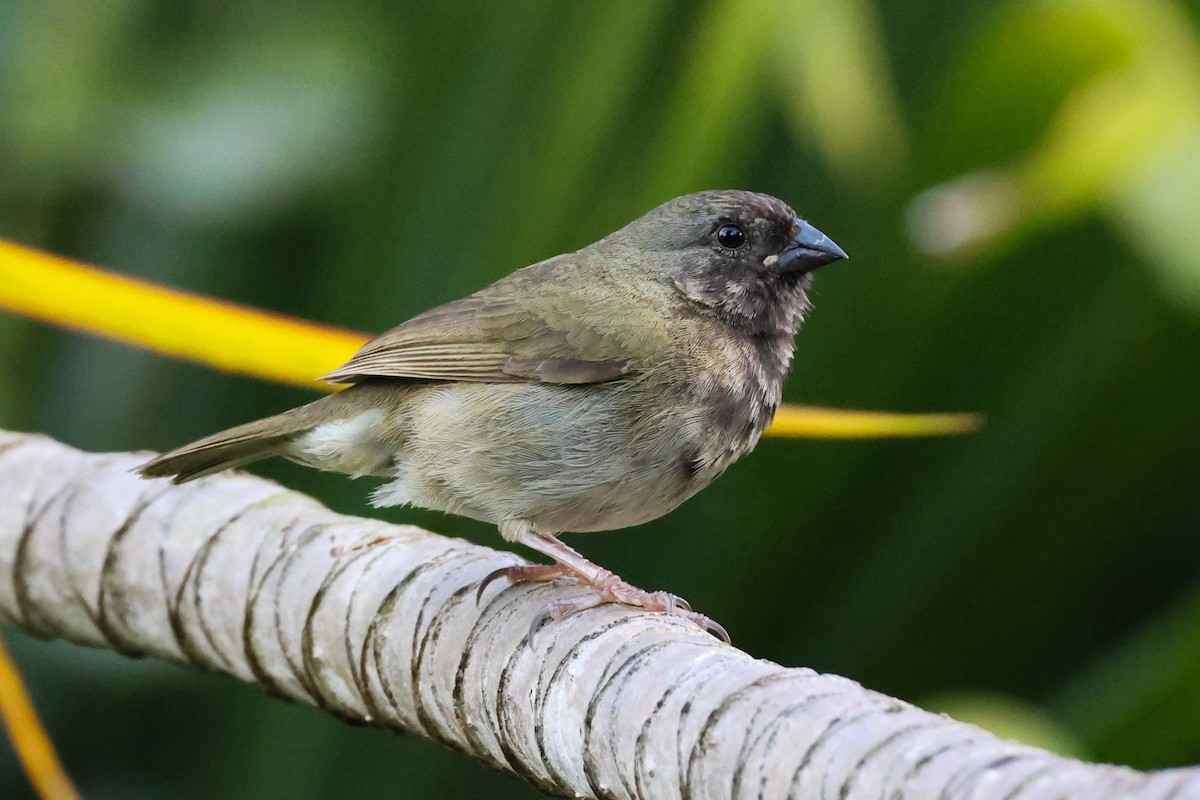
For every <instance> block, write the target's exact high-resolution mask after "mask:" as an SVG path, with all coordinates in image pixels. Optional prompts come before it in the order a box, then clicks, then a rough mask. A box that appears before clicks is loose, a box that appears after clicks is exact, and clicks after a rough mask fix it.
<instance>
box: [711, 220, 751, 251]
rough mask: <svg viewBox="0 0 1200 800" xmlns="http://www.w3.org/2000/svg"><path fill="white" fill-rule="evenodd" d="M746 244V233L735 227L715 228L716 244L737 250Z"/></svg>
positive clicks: (723, 226)
mask: <svg viewBox="0 0 1200 800" xmlns="http://www.w3.org/2000/svg"><path fill="white" fill-rule="evenodd" d="M745 243H746V232H745V231H743V230H742V229H741V228H739V227H738V226H737V225H722V226H721V227H719V228H717V244H719V245H721V247H726V248H728V249H730V250H737V249H738V248H739V247H741V246H742V245H744V244H745Z"/></svg>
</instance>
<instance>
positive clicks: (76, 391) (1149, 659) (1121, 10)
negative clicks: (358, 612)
mask: <svg viewBox="0 0 1200 800" xmlns="http://www.w3.org/2000/svg"><path fill="white" fill-rule="evenodd" d="M1198 29H1200V4H1198V3H1197V2H1195V0H1189V1H1188V2H1183V1H1182V0H1048V1H1047V2H1032V3H1020V2H1010V1H1008V0H1000V1H995V0H985V1H983V2H974V3H960V2H950V1H949V0H912V1H911V2H905V3H886V4H885V3H882V2H878V0H796V2H784V0H724V2H708V3H694V2H684V1H683V0H678V1H677V2H666V1H659V0H619V1H618V2H606V3H561V2H551V0H521V1H520V2H516V1H514V2H507V3H492V4H486V5H485V4H478V3H465V2H445V3H436V4H435V3H422V4H411V3H393V4H383V3H369V2H365V0H348V1H347V0H343V2H339V3H333V2H318V1H316V0H312V1H310V2H293V3H288V4H270V3H242V4H228V3H212V2H192V3H180V2H176V3H171V2H155V1H154V0H114V2H105V3H92V2H83V1H80V2H63V3H40V2H33V0H0V235H2V236H7V237H10V238H13V239H15V240H17V241H20V242H24V243H27V244H30V245H35V246H39V247H43V248H47V249H49V250H52V251H55V252H58V253H62V254H64V255H67V256H71V257H74V258H78V259H82V260H85V261H89V262H93V263H97V264H102V265H105V266H107V267H110V268H113V269H116V270H120V271H122V272H126V273H129V274H132V275H140V276H145V277H148V278H152V279H155V280H159V281H163V282H166V283H169V284H172V285H176V286H180V287H186V288H189V289H193V290H197V291H201V292H206V293H211V294H215V295H218V296H222V297H227V298H231V299H235V300H238V301H241V302H245V303H250V304H254V305H258V306H262V307H265V308H270V309H275V310H278V311H282V312H287V313H291V314H297V315H301V316H304V317H308V318H311V319H315V320H321V321H325V322H329V323H333V324H338V325H344V326H349V327H354V328H361V329H364V330H372V331H378V330H382V329H385V328H387V327H390V326H391V325H394V324H396V323H397V322H399V321H402V320H403V319H405V318H407V317H408V316H410V315H412V314H414V313H416V312H418V311H421V310H423V309H425V308H426V307H428V306H431V305H434V304H436V303H440V302H444V301H446V300H449V299H452V298H455V297H457V296H460V295H462V294H465V293H467V292H469V291H472V290H474V289H476V288H479V287H480V286H482V285H484V284H486V283H488V282H490V281H492V280H495V279H496V278H498V277H500V276H502V275H504V274H506V273H507V272H509V271H511V270H512V269H514V268H515V267H518V266H521V265H524V264H527V263H530V262H533V261H536V260H539V259H542V258H545V257H547V256H550V255H552V254H555V253H558V252H562V251H564V250H569V249H574V248H577V247H579V246H582V245H584V244H586V243H588V242H590V241H592V240H594V239H595V238H597V237H599V236H600V235H602V234H604V233H607V232H609V231H610V230H612V229H614V228H616V227H617V226H619V225H621V224H623V223H624V222H626V221H628V220H629V219H631V218H633V217H635V216H637V215H640V214H641V213H643V212H644V211H645V210H647V209H648V208H650V207H651V206H653V205H656V204H657V203H659V202H661V201H663V200H666V199H668V198H670V197H673V196H675V195H678V194H682V193H684V192H689V191H694V190H697V189H701V188H713V187H744V188H753V189H757V190H761V191H765V192H770V193H773V194H777V195H779V196H781V197H783V198H785V199H787V200H788V201H789V202H791V203H792V204H793V205H794V206H795V207H796V208H797V209H799V210H800V211H801V213H802V214H804V215H805V216H807V217H809V218H810V219H812V220H813V221H814V223H815V224H817V225H818V226H819V227H820V228H821V229H822V230H824V231H826V232H827V233H829V234H830V235H831V236H832V237H833V238H834V239H836V241H837V242H838V243H839V244H841V245H842V246H843V247H844V248H845V249H846V250H847V251H849V253H850V254H851V256H852V260H851V261H849V262H846V263H844V264H839V265H837V266H835V267H832V268H830V269H829V270H828V271H822V272H821V273H820V275H819V276H818V281H817V288H816V292H815V303H816V308H815V311H814V312H813V314H812V315H811V317H810V321H809V323H808V325H807V326H806V328H805V329H804V331H803V332H802V333H801V335H800V339H799V348H798V352H797V357H796V365H795V369H794V371H793V375H792V379H791V381H790V383H789V385H788V388H787V392H786V398H787V399H788V400H790V401H793V402H807V403H815V404H822V405H834V406H841V407H847V408H871V409H886V410H914V411H935V410H979V411H983V412H984V413H986V415H987V418H988V425H987V427H986V429H985V430H983V431H982V432H981V433H978V434H975V435H971V436H966V437H958V438H949V439H936V440H907V441H906V440H899V441H872V442H816V441H783V440H777V439H772V440H764V441H763V443H762V444H760V445H759V448H758V450H757V452H755V453H754V454H753V456H751V457H749V458H746V459H744V460H743V461H742V462H741V463H740V464H738V465H737V466H736V467H734V468H733V469H732V470H731V471H730V472H729V473H728V474H727V475H726V476H725V477H724V478H723V479H722V480H720V481H718V482H717V484H716V485H714V486H713V487H711V488H710V489H709V490H707V491H706V492H704V493H703V494H702V495H701V496H700V497H698V498H696V499H695V500H693V501H691V502H690V503H688V504H687V505H686V506H685V507H683V508H682V509H680V510H679V511H677V512H675V513H674V514H671V515H670V516H668V517H667V518H665V519H662V520H659V521H657V522H655V523H653V524H650V525H646V526H643V527H641V528H638V529H635V530H629V531H624V532H618V533H613V534H610V535H604V536H594V537H576V538H575V539H573V540H572V544H575V545H577V546H579V547H581V548H582V549H583V550H584V552H585V553H586V554H587V555H588V556H590V557H592V558H594V559H596V560H598V561H599V562H601V563H603V564H605V565H607V566H610V567H612V568H613V569H615V570H616V571H617V572H619V573H621V574H622V575H624V576H625V577H627V578H629V579H630V580H631V581H633V582H634V583H637V584H640V585H644V586H647V587H650V588H655V587H665V588H668V589H670V590H671V591H674V592H677V593H679V594H680V595H683V596H685V597H687V598H688V599H689V600H691V601H692V603H693V604H694V605H695V606H696V607H697V608H698V609H701V610H702V611H704V612H705V613H707V614H710V615H712V616H713V617H715V618H716V619H718V620H720V621H721V622H723V623H724V624H725V625H726V626H727V627H728V628H729V630H730V631H731V632H732V634H733V638H734V641H735V642H736V643H737V644H738V645H739V646H741V647H742V648H744V649H746V650H748V651H749V652H751V653H754V654H756V655H760V656H763V657H766V658H771V659H775V660H777V661H780V662H782V663H784V664H792V665H808V666H812V667H815V668H817V669H820V670H827V671H832V672H836V673H840V674H843V675H847V676H850V677H852V678H854V679H856V680H859V681H861V682H862V683H864V684H866V685H867V686H870V687H872V688H875V689H879V690H881V691H885V692H889V693H892V694H896V695H899V696H900V697H903V698H905V699H908V700H912V701H914V702H918V703H922V704H925V705H927V706H930V707H935V708H938V709H944V710H947V711H950V712H951V713H954V714H957V715H959V716H962V717H965V718H970V719H974V720H977V721H979V722H980V723H981V724H984V725H986V726H989V727H992V728H993V729H995V730H998V731H1001V732H1003V733H1005V735H1009V736H1015V737H1021V738H1025V739H1028V740H1030V741H1034V742H1037V743H1041V744H1045V745H1048V746H1052V747H1055V748H1056V749H1059V750H1060V751H1062V752H1070V753H1073V754H1077V755H1080V756H1083V757H1087V758H1093V759H1103V760H1111V761H1118V762H1123V763H1128V764H1133V765H1136V766H1139V767H1160V766H1167V765H1179V764H1187V763H1193V762H1196V761H1200V580H1198V579H1197V575H1198V573H1200V481H1198V476H1200V413H1197V411H1198V407H1197V404H1198V400H1197V398H1198V396H1200V369H1198V366H1200V357H1198V356H1200V214H1198V213H1197V208H1198V207H1200V55H1198V54H1200V33H1198ZM309 397H310V395H307V394H305V393H304V392H301V391H298V390H293V389H287V388H281V387H278V386H272V385H266V384H262V383H258V382H255V381H253V380H249V379H244V378H235V377H229V376H225V375H220V374H217V373H214V372H211V371H208V370H205V369H202V368H200V367H195V366H190V365H187V364H181V363H175V362H171V361H167V360H164V359H161V358H158V357H155V356H151V355H147V354H144V353H141V352H137V351H134V350H131V349H127V348H124V347H120V346H117V345H113V344H109V343H106V342H101V341H96V340H92V339H88V338H84V337H80V336H76V335H73V334H69V333H65V332H62V331H58V330H53V329H50V328H48V327H45V326H42V325H37V324H32V323H28V322H25V321H22V320H17V319H14V318H12V317H10V316H7V315H3V314H0V426H3V427H6V428H14V429H19V430H38V431H45V432H47V433H50V434H52V435H54V436H56V437H58V438H60V439H62V440H63V441H66V442H68V443H70V444H73V445H77V446H80V447H84V448H91V449H96V450H124V449H137V448H156V449H161V448H166V447H170V446H173V445H177V444H179V443H181V442H184V441H186V440H189V439H191V438H193V437H197V436H199V435H202V434H205V433H208V432H210V431H213V430H215V429H217V428H221V427H223V426H227V425H232V424H235V423H238V422H241V421H245V420H247V419H250V418H252V417H256V416H260V415H265V414H268V413H272V412H274V411H277V410H279V409H282V408H284V407H287V406H289V405H292V404H296V403H299V402H302V401H305V400H307V399H309ZM259 471H260V472H261V473H262V474H267V475H270V476H272V477H275V478H277V479H279V480H281V481H283V482H285V483H287V484H288V485H290V486H294V487H296V488H299V489H302V490H304V491H307V492H311V493H313V494H315V495H316V496H318V497H320V498H322V499H323V500H324V501H326V502H327V503H329V504H330V505H331V506H332V507H333V508H335V509H337V510H339V511H344V512H349V513H376V512H369V511H368V508H367V506H366V503H365V501H364V496H365V493H366V492H365V488H364V486H363V485H362V484H361V483H351V482H349V481H347V480H345V479H343V478H341V477H339V476H333V475H324V474H319V473H316V472H312V471H307V470H304V469H302V468H300V467H295V466H293V465H289V464H269V465H264V466H263V467H262V469H261V470H259ZM386 516H387V518H388V519H394V520H403V521H416V522H418V523H420V524H423V525H425V526H427V527H430V528H432V529H434V530H437V531H441V532H445V533H449V534H454V535H462V536H467V537H470V538H472V539H474V540H476V541H480V542H484V543H488V544H492V545H498V544H499V541H498V539H497V537H496V536H495V534H494V532H493V531H492V530H490V529H489V528H488V527H487V526H484V525H479V524H475V523H472V522H469V521H466V520H461V519H454V518H447V517H442V516H439V515H435V514H428V513H423V512H409V511H403V510H389V511H388V512H386ZM7 639H8V641H9V642H10V643H11V645H12V646H13V647H14V649H15V650H16V651H17V655H18V657H19V661H20V663H21V665H22V667H23V669H24V670H25V673H26V676H27V678H28V680H29V682H30V684H31V685H32V690H33V692H34V694H35V697H36V700H37V702H38V704H39V706H40V708H41V710H42V711H43V713H44V715H45V718H46V721H47V724H48V726H49V728H50V730H51V732H52V734H53V736H54V738H55V740H56V742H57V744H58V745H59V747H60V748H61V750H62V754H63V756H64V758H65V760H66V763H67V766H68V768H69V770H70V771H71V773H72V774H73V776H74V777H75V779H76V780H77V781H78V783H79V784H80V786H81V788H82V789H83V791H84V793H85V794H86V795H87V796H88V797H89V798H104V797H113V798H116V797H120V798H142V797H145V798H150V797H196V798H201V797H204V798H208V797H255V798H260V797H261V798H270V797H280V798H282V797H287V798H308V797H312V798H317V797H328V796H346V797H369V796H389V797H447V798H457V797H462V798H466V797H531V796H535V795H536V793H535V792H534V791H533V790H532V789H529V788H527V787H525V786H523V785H522V784H519V783H518V782H517V781H515V780H512V779H510V778H507V777H504V776H501V775H497V774H494V773H491V772H489V771H487V770H486V769H484V768H482V767H479V766H477V765H475V764H473V763H470V762H468V761H467V760H465V759H463V758H461V757H459V756H456V755H452V754H449V753H445V752H443V751H441V750H439V749H438V748H437V747H435V746H433V745H430V744H428V743H426V742H422V741H417V740H398V739H395V738H393V737H391V736H389V735H387V734H384V733H380V732H378V731H374V730H367V729H353V728H350V727H347V726H345V725H343V724H340V723H338V722H336V721H334V720H332V719H328V718H325V717H323V716H322V715H321V714H319V713H318V712H316V711H314V710H312V709H309V708H304V707H297V706H289V705H286V704H283V703H280V702H278V701H275V700H270V699H268V698H267V697H266V696H265V695H263V694H262V693H261V692H259V691H257V690H255V689H253V688H250V687H245V686H242V685H240V684H237V683H235V682H233V681H231V680H228V679H225V678H221V677H215V676H207V675H199V674H195V673H193V672H189V671H186V670H182V669H179V668H177V667H175V666H172V665H167V664H162V663H148V662H131V661H126V660H123V659H120V658H118V657H116V656H114V655H111V654H108V653H103V652H96V651H88V650H83V649H79V648H73V647H69V646H65V645H62V644H46V643H40V642H33V641H31V640H29V639H27V638H25V637H22V636H20V635H16V634H11V635H8V636H7ZM0 796H3V797H22V796H28V789H27V788H26V786H25V783H24V780H23V778H22V777H21V775H20V773H19V772H18V770H17V767H16V764H15V762H14V760H13V758H12V756H11V754H10V753H7V752H5V753H4V754H3V755H0Z"/></svg>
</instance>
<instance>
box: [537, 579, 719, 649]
mask: <svg viewBox="0 0 1200 800" xmlns="http://www.w3.org/2000/svg"><path fill="white" fill-rule="evenodd" d="M580 582H581V583H582V584H584V585H585V586H587V589H588V590H587V591H586V592H585V593H583V594H579V595H575V596H574V597H564V598H562V599H561V600H555V601H553V602H550V603H547V604H546V605H545V606H543V607H542V609H541V610H540V611H538V613H537V615H536V616H535V617H534V619H533V624H532V625H531V626H530V636H531V637H532V635H533V633H534V632H536V631H537V629H538V628H540V627H541V626H542V625H543V624H545V623H546V621H547V620H552V619H553V620H559V619H564V618H566V617H569V616H571V615H572V614H575V613H578V612H580V611H583V610H585V609H589V608H594V607H595V606H598V605H603V604H604V603H617V604H619V605H623V606H630V607H632V608H640V609H642V610H644V611H649V612H651V613H655V614H670V615H671V616H675V617H682V618H683V619H686V620H687V621H688V622H691V623H692V624H693V625H695V626H696V627H698V628H700V629H701V630H704V631H708V632H710V633H713V634H715V635H716V636H718V637H720V638H721V639H722V640H724V641H725V642H726V643H727V644H728V643H729V633H728V632H727V631H726V630H725V628H724V627H723V626H722V625H721V624H720V623H718V622H715V621H714V620H711V619H709V618H708V617H706V616H704V615H703V614H699V613H697V612H695V611H693V610H692V607H691V605H690V604H689V603H688V602H687V601H686V600H684V599H683V598H682V597H679V596H677V595H673V594H671V593H670V592H663V591H658V592H647V591H646V590H645V589H639V588H638V587H636V586H634V585H633V584H631V583H629V582H628V581H626V580H624V579H623V578H621V577H620V576H619V575H616V574H614V573H612V572H609V571H608V570H605V569H600V570H597V573H596V574H595V575H591V576H588V577H587V578H584V577H583V576H580Z"/></svg>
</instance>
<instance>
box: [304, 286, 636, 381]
mask: <svg viewBox="0 0 1200 800" xmlns="http://www.w3.org/2000/svg"><path fill="white" fill-rule="evenodd" d="M544 300H545V301H544V302H541V303H539V304H538V311H537V312H536V313H535V312H533V311H531V310H530V309H529V308H528V303H523V302H520V301H519V300H518V299H517V298H515V297H512V296H497V295H495V294H490V295H489V294H486V293H482V292H481V293H478V294H474V295H471V296H469V297H465V298H463V299H461V300H456V301H454V302H452V303H447V304H446V305H443V306H438V307H437V308H434V309H431V310H429V311H426V312H425V313H423V314H420V315H418V316H416V317H413V318H412V319H411V320H409V321H408V322H405V323H404V324H402V325H400V326H398V327H396V328H393V329H392V330H390V331H387V332H386V333H383V334H381V335H379V336H377V337H376V338H374V339H372V340H371V341H370V342H367V343H366V344H365V345H363V347H362V349H360V350H359V351H358V353H356V354H355V356H354V357H353V358H351V359H350V360H349V361H348V362H346V363H345V364H343V365H342V366H341V367H339V368H337V369H335V370H334V371H333V372H330V373H329V374H328V375H324V376H322V378H321V380H324V381H328V382H330V383H357V382H359V381H363V380H367V379H370V378H411V379H417V380H435V381H473V382H484V383H518V382H533V383H537V382H541V383H557V384H583V383H602V382H604V381H611V380H615V379H616V378H619V377H621V376H622V375H625V374H626V373H627V372H629V371H630V370H631V369H632V368H633V362H634V355H633V354H632V353H630V352H628V348H626V347H623V346H622V344H621V342H620V338H621V337H619V336H616V335H614V332H613V330H612V328H613V325H608V324H604V323H603V322H601V323H600V324H589V323H588V321H587V320H586V319H581V317H582V318H585V317H587V316H588V315H587V314H586V313H582V314H581V313H579V312H580V310H579V309H578V307H577V305H578V304H577V303H571V302H569V301H564V299H563V298H562V297H560V298H559V300H558V302H555V300H554V298H544ZM572 312H574V313H572ZM610 321H611V322H614V324H615V323H617V322H619V320H610ZM606 329H607V330H606Z"/></svg>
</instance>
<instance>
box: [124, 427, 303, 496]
mask: <svg viewBox="0 0 1200 800" xmlns="http://www.w3.org/2000/svg"><path fill="white" fill-rule="evenodd" d="M298 411H300V409H293V410H292V411H287V412H284V413H283V414H277V415H276V416H273V417H267V418H266V419H260V420H256V421H254V422H248V423H246V424H245V425H239V426H237V427H236V428H230V429H229V430H226V431H221V432H220V433H214V434H212V435H211V436H206V437H204V438H203V439H200V440H198V441H195V442H192V443H191V444H186V445H184V446H183V447H178V448H176V449H174V450H172V451H170V452H169V453H163V454H162V455H160V456H158V457H157V458H155V459H152V460H151V461H148V462H146V463H145V464H143V465H142V466H140V467H138V469H137V471H138V473H139V474H141V475H142V477H145V478H165V477H171V478H172V480H173V481H174V482H175V483H184V482H185V481H190V480H195V479H196V478H203V477H204V476H205V475H212V474H213V473H214V472H221V471H223V470H227V469H232V468H234V467H241V466H244V465H246V464H250V463H253V462H255V461H261V460H262V459H264V458H270V457H271V456H276V455H282V454H283V453H284V451H285V449H286V448H287V446H288V445H289V444H290V443H291V442H292V441H293V440H294V439H295V438H296V437H297V436H299V435H300V434H302V433H306V432H308V431H310V430H312V429H313V427H315V425H316V424H317V420H315V419H313V416H312V415H311V414H301V413H296V412H298Z"/></svg>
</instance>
